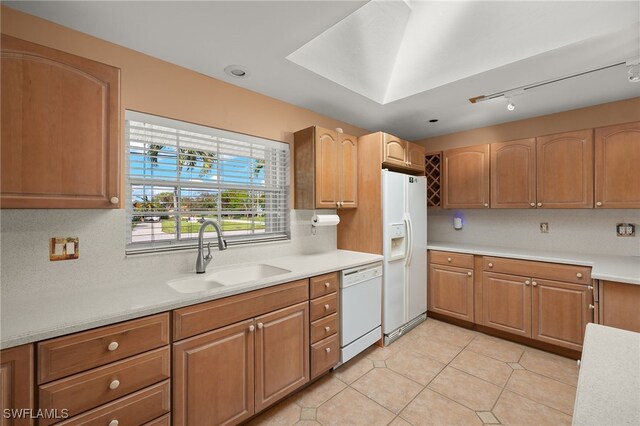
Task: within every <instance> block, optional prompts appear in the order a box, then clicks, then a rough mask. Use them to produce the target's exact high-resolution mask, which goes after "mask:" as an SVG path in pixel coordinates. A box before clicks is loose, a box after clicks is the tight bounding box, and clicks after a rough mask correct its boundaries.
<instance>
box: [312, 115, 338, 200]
mask: <svg viewBox="0 0 640 426" xmlns="http://www.w3.org/2000/svg"><path fill="white" fill-rule="evenodd" d="M315 132H316V135H315V175H316V208H318V209H335V208H337V207H338V201H339V200H338V191H339V187H338V185H339V182H338V180H339V178H338V173H336V164H338V134H337V133H336V132H334V131H333V130H327V129H323V128H322V127H316V128H315ZM309 172H310V171H309Z"/></svg>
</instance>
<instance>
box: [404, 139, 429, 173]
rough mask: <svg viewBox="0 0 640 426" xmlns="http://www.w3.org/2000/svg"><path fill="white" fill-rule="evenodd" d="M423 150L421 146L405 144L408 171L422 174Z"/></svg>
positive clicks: (423, 164) (423, 165)
mask: <svg viewBox="0 0 640 426" xmlns="http://www.w3.org/2000/svg"><path fill="white" fill-rule="evenodd" d="M424 156H425V150H424V147H422V146H421V145H418V144H415V143H411V142H407V161H408V162H409V164H408V166H409V168H410V169H412V170H415V171H417V172H420V174H424V169H425V158H424Z"/></svg>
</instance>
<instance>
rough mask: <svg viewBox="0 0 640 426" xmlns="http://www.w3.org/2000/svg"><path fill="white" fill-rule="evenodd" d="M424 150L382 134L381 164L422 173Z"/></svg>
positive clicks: (419, 146)
mask: <svg viewBox="0 0 640 426" xmlns="http://www.w3.org/2000/svg"><path fill="white" fill-rule="evenodd" d="M424 156H425V150H424V147H422V146H421V145H418V144H415V143H411V142H407V141H405V140H402V139H400V138H397V137H395V136H393V135H390V134H388V133H382V164H383V165H385V166H387V167H391V168H400V169H409V170H413V171H417V172H420V173H421V174H422V173H424V165H425V163H424Z"/></svg>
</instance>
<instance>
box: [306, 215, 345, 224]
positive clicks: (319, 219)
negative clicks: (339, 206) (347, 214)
mask: <svg viewBox="0 0 640 426" xmlns="http://www.w3.org/2000/svg"><path fill="white" fill-rule="evenodd" d="M339 223H340V216H338V215H337V214H317V215H314V216H313V219H311V225H313V226H336V225H337V224H339Z"/></svg>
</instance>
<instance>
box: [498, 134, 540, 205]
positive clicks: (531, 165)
mask: <svg viewBox="0 0 640 426" xmlns="http://www.w3.org/2000/svg"><path fill="white" fill-rule="evenodd" d="M535 207H536V140H535V138H530V139H521V140H517V141H511V142H503V143H492V144H491V208H502V209H508V208H511V209H515V208H519V209H521V208H535Z"/></svg>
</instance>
